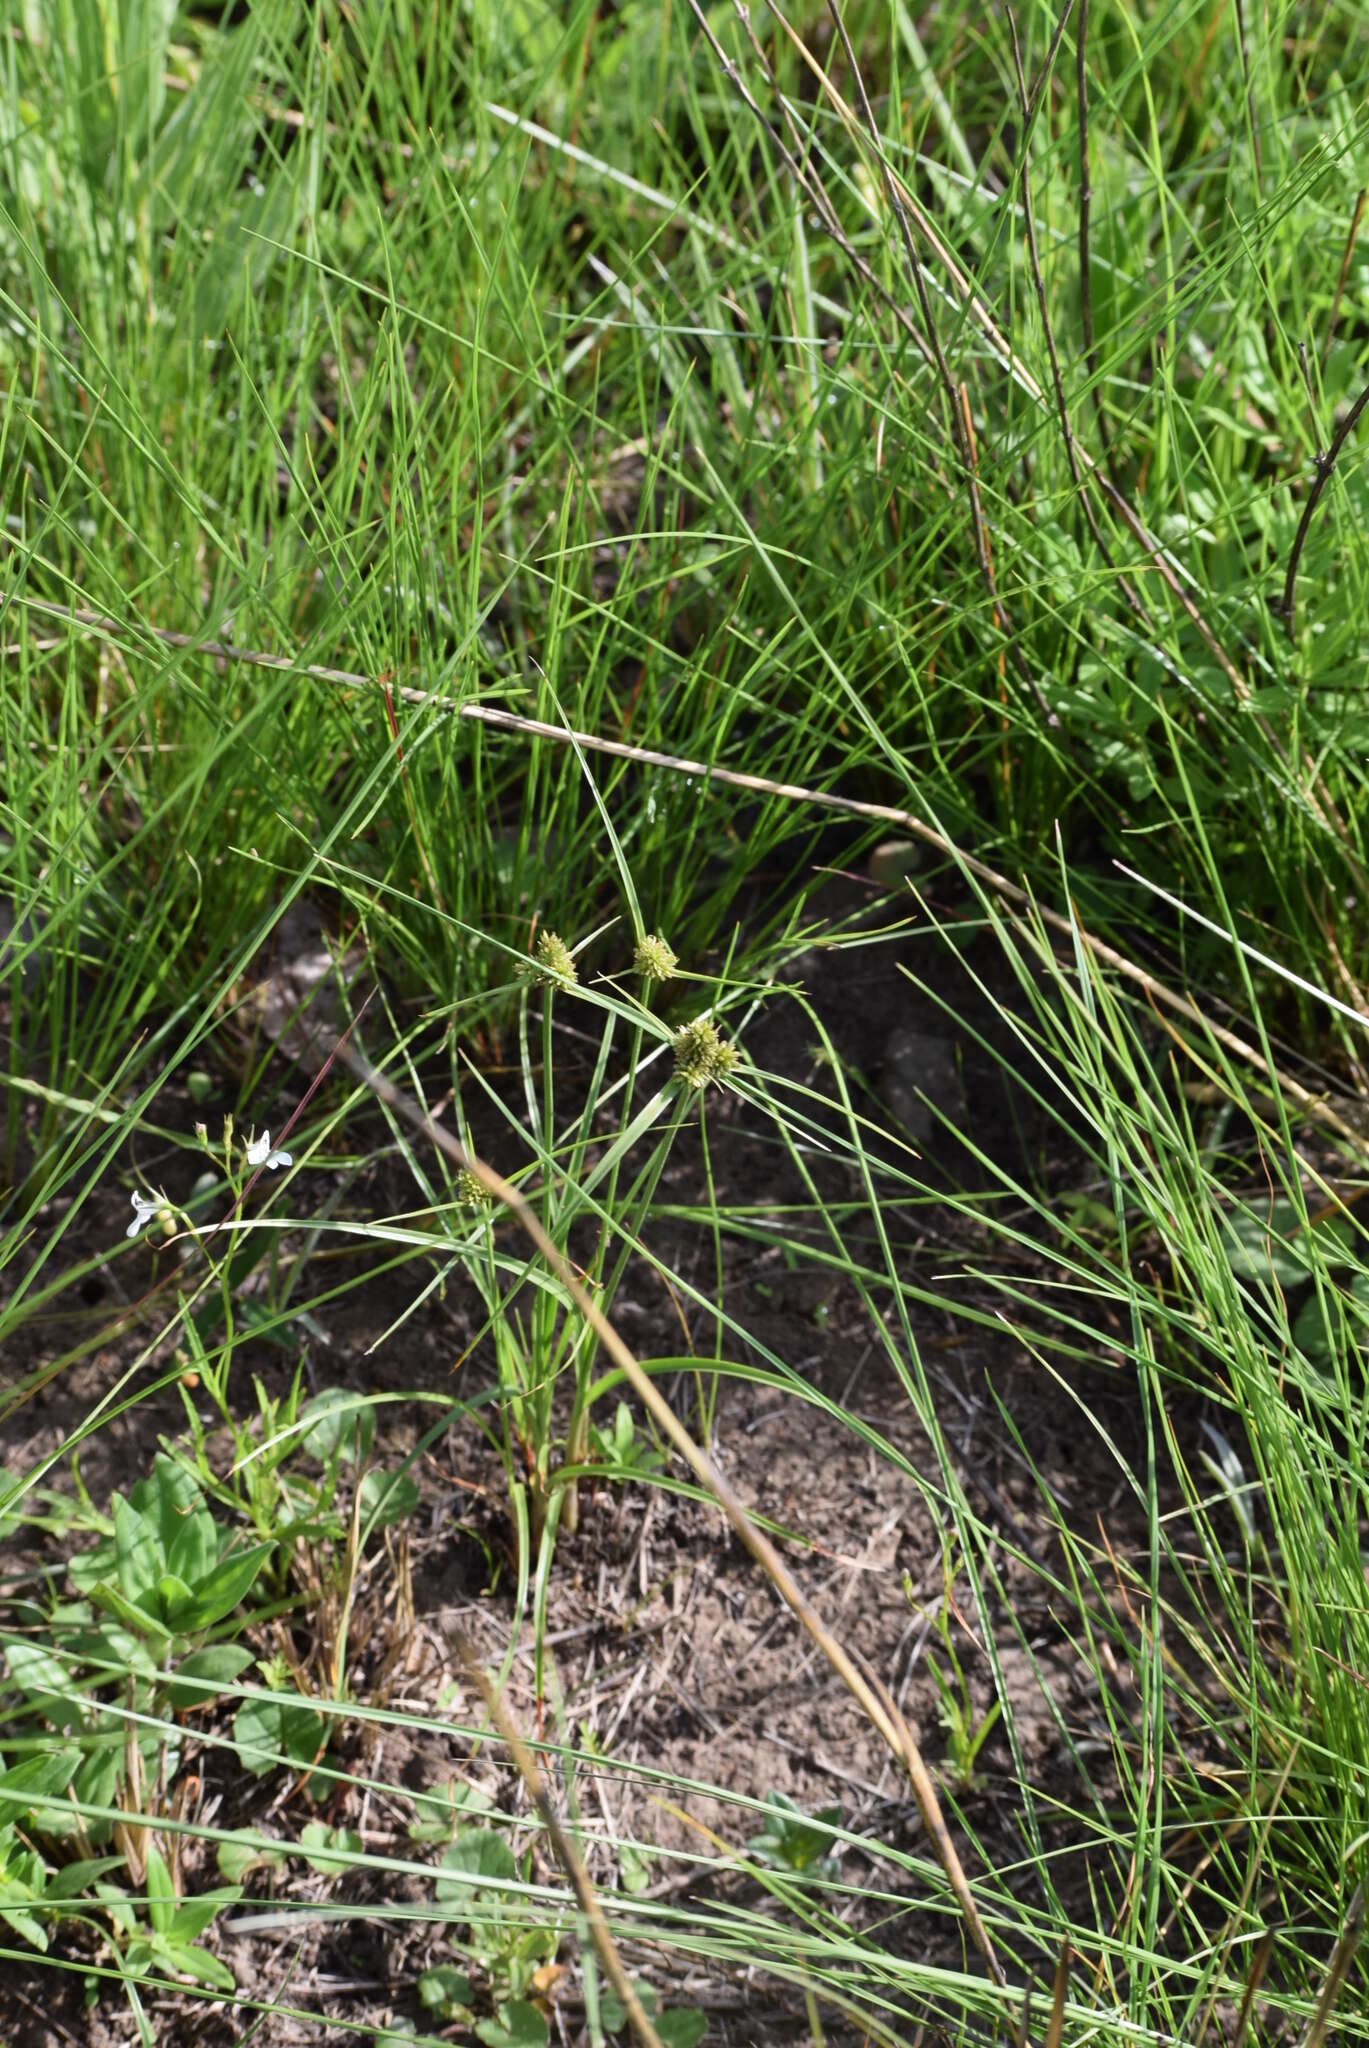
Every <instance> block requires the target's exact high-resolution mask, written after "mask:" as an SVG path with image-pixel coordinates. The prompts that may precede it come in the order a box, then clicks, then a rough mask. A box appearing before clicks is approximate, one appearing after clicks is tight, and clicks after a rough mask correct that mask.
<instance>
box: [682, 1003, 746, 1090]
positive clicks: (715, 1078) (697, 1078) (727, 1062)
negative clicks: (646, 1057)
mask: <svg viewBox="0 0 1369 2048" xmlns="http://www.w3.org/2000/svg"><path fill="white" fill-rule="evenodd" d="M674 1050H675V1078H676V1080H677V1081H683V1083H684V1085H685V1087H686V1088H707V1087H708V1086H709V1085H710V1083H712V1082H722V1081H725V1080H726V1079H727V1077H728V1075H729V1074H731V1073H733V1072H734V1071H735V1069H736V1065H737V1062H738V1060H739V1059H740V1058H741V1054H740V1053H739V1052H738V1051H737V1048H736V1046H735V1045H729V1044H728V1042H727V1040H726V1039H725V1038H724V1037H722V1035H721V1034H720V1033H719V1030H718V1027H717V1025H716V1024H713V1023H711V1022H710V1021H709V1019H708V1018H707V1017H696V1018H695V1019H694V1022H693V1023H692V1024H686V1025H684V1026H683V1027H682V1028H681V1029H680V1030H679V1031H677V1032H676V1033H675V1038H674Z"/></svg>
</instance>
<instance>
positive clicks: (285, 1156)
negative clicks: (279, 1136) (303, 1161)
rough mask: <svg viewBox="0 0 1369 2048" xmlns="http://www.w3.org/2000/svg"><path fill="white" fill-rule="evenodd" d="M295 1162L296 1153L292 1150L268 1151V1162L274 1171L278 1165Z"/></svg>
mask: <svg viewBox="0 0 1369 2048" xmlns="http://www.w3.org/2000/svg"><path fill="white" fill-rule="evenodd" d="M294 1163H295V1160H294V1154H293V1153H290V1152H268V1153H267V1155H266V1164H267V1165H268V1166H269V1167H270V1169H271V1171H272V1173H274V1172H275V1170H276V1168H277V1167H278V1166H293V1165H294Z"/></svg>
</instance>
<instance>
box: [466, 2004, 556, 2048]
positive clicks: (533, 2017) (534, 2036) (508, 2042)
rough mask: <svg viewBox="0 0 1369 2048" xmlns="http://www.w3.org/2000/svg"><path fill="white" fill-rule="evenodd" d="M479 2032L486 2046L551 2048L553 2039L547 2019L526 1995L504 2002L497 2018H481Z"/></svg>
mask: <svg viewBox="0 0 1369 2048" xmlns="http://www.w3.org/2000/svg"><path fill="white" fill-rule="evenodd" d="M475 2032H476V2038H477V2039H478V2040H480V2041H483V2042H484V2043H485V2048H547V2042H548V2040H549V2039H550V2032H549V2030H548V2027H547V2022H546V2019H545V2018H544V2016H543V2015H542V2013H540V2012H539V2011H538V2009H537V2007H536V2006H535V2005H529V2003H528V2001H527V2000H526V1999H525V1998H511V1999H510V2000H509V2002H508V2004H507V2005H501V2006H500V2008H499V2014H498V2017H497V2018H496V2019H492V2020H478V2021H477V2022H476V2028H475Z"/></svg>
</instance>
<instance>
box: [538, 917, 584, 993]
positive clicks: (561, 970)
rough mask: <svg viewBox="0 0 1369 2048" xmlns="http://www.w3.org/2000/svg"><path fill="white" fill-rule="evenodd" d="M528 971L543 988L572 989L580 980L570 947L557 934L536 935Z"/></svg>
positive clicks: (541, 933) (543, 933)
mask: <svg viewBox="0 0 1369 2048" xmlns="http://www.w3.org/2000/svg"><path fill="white" fill-rule="evenodd" d="M528 971H529V972H530V973H531V975H532V978H533V980H534V981H535V982H538V983H540V984H541V986H542V987H543V988H574V987H575V984H576V983H577V982H578V981H579V979H580V976H579V972H578V970H577V969H576V965H575V961H574V959H573V958H572V956H571V950H570V947H569V946H568V945H567V944H566V942H565V940H564V939H563V938H561V937H560V936H559V934H558V933H556V932H550V931H543V932H539V933H538V934H537V944H536V945H535V946H534V947H533V949H532V959H531V960H530V962H529V963H528Z"/></svg>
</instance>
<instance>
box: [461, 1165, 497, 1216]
mask: <svg viewBox="0 0 1369 2048" xmlns="http://www.w3.org/2000/svg"><path fill="white" fill-rule="evenodd" d="M456 1199H457V1202H458V1203H459V1205H460V1206H461V1208H463V1209H480V1210H484V1209H492V1208H493V1207H494V1196H493V1195H492V1194H491V1193H490V1191H489V1189H488V1188H487V1187H486V1186H485V1183H484V1181H483V1180H481V1179H480V1178H479V1177H478V1175H476V1174H474V1173H472V1172H471V1170H470V1168H469V1166H463V1167H462V1169H461V1171H460V1173H459V1174H458V1175H457V1176H456Z"/></svg>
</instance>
